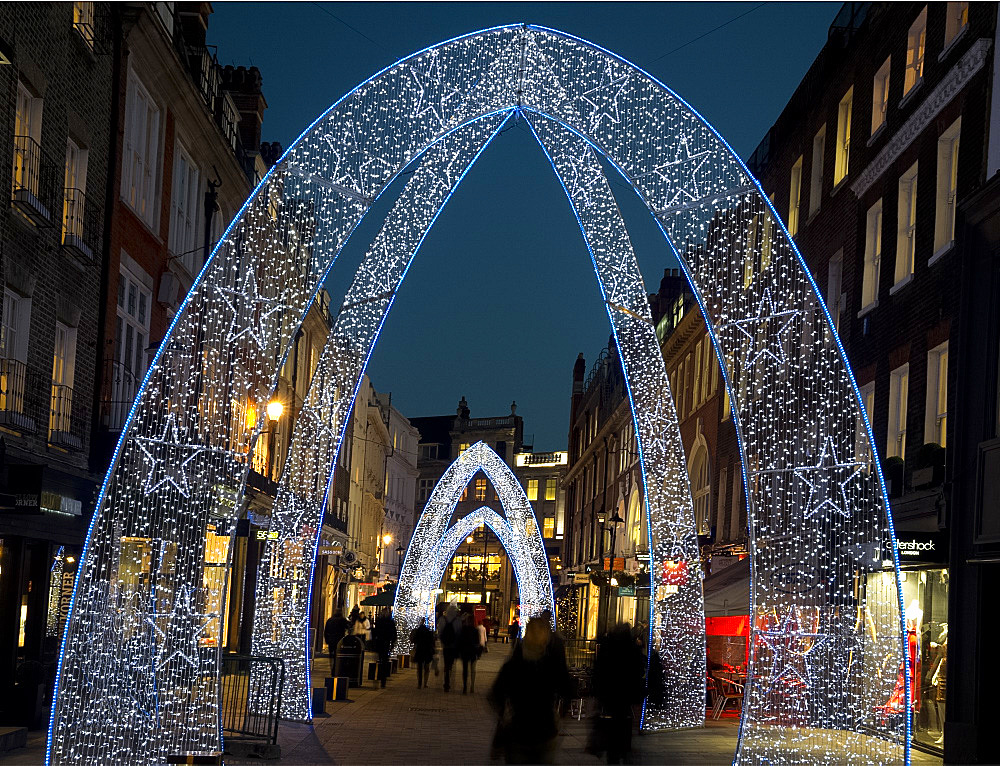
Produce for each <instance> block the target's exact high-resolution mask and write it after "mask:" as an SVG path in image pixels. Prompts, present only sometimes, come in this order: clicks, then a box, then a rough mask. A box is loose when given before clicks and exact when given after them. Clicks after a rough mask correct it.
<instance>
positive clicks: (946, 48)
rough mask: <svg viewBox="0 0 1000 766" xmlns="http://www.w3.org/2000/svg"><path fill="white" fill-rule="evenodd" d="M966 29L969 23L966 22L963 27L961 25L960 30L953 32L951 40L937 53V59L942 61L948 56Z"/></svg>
mask: <svg viewBox="0 0 1000 766" xmlns="http://www.w3.org/2000/svg"><path fill="white" fill-rule="evenodd" d="M968 29H969V25H968V23H966V25H965V26H964V27H962V28H961V29H960V30H958V32H957V33H956V34H955V36H954V37H953V38H951V42H950V43H948V44H947V45H945V46H944V50H943V51H941V52H940V53H939V54H938V61H944V60H945V59H946V58H948V55H949V54H950V53H951V52H952V51H953V50H955V46H957V45H958V43H959V41H960V40H962V38H964V37H965V33H966V32H967V31H968Z"/></svg>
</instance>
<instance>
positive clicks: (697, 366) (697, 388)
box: [691, 343, 702, 408]
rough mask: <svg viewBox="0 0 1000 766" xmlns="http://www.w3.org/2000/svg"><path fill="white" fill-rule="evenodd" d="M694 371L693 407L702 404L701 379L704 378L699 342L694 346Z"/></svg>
mask: <svg viewBox="0 0 1000 766" xmlns="http://www.w3.org/2000/svg"><path fill="white" fill-rule="evenodd" d="M693 370H694V372H693V373H692V378H693V380H692V382H691V406H692V408H698V407H700V406H701V380H702V369H701V344H700V343H699V344H698V345H696V346H695V347H694V367H693Z"/></svg>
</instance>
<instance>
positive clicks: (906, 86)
mask: <svg viewBox="0 0 1000 766" xmlns="http://www.w3.org/2000/svg"><path fill="white" fill-rule="evenodd" d="M926 41H927V6H926V5H925V6H924V9H923V10H922V11H921V12H920V15H919V16H917V18H916V21H914V22H913V24H912V26H911V27H910V31H909V32H907V34H906V76H905V77H904V78H903V96H904V97H905V96H906V95H907V94H908V93H909V92H910V91H911V90H913V89H914V88H915V87H916V86H917V85H918V84H919V83H920V81H921V80H922V79H923V77H924V43H926Z"/></svg>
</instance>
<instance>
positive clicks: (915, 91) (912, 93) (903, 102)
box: [897, 77, 924, 109]
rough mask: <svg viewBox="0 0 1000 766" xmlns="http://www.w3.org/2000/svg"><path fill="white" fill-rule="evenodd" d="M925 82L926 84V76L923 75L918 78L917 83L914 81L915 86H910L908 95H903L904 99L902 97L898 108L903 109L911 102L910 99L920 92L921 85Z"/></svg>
mask: <svg viewBox="0 0 1000 766" xmlns="http://www.w3.org/2000/svg"><path fill="white" fill-rule="evenodd" d="M923 84H924V78H923V77H921V78H920V79H919V80H917V81H916V82H915V83H913V87H912V88H910V89H909V90H908V91H907V92H906V95H905V96H903V98H902V99H900V102H899V106H898V107H897V108H898V109H902V108H903V107H905V106H906V105H907V104H908V103H910V101H912V100H913V99H914V97H915V96H916V95H917V94H918V93H919V92H920V90H921V86H922V85H923Z"/></svg>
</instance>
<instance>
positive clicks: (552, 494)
mask: <svg viewBox="0 0 1000 766" xmlns="http://www.w3.org/2000/svg"><path fill="white" fill-rule="evenodd" d="M545 499H546V500H555V499H556V480H555V479H546V480H545Z"/></svg>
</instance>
